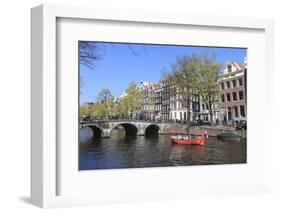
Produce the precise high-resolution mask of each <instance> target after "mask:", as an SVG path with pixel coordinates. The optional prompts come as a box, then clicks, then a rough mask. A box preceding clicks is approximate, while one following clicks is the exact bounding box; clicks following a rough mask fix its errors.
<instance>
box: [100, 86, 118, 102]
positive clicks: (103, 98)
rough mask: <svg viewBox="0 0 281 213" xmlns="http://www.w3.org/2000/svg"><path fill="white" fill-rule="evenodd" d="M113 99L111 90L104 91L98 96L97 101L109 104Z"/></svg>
mask: <svg viewBox="0 0 281 213" xmlns="http://www.w3.org/2000/svg"><path fill="white" fill-rule="evenodd" d="M113 98H114V97H113V95H112V94H111V92H110V90H109V89H102V90H101V91H100V92H99V94H98V96H97V101H98V102H100V103H104V104H107V103H108V102H109V101H110V100H113Z"/></svg>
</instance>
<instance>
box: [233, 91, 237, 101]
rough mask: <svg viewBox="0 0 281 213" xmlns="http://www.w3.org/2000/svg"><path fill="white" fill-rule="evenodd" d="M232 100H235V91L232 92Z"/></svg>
mask: <svg viewBox="0 0 281 213" xmlns="http://www.w3.org/2000/svg"><path fill="white" fill-rule="evenodd" d="M232 100H233V101H237V94H236V92H233V93H232Z"/></svg>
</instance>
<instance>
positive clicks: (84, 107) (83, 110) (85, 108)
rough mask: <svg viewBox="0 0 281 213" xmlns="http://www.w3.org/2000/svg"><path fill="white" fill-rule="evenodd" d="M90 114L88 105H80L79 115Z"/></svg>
mask: <svg viewBox="0 0 281 213" xmlns="http://www.w3.org/2000/svg"><path fill="white" fill-rule="evenodd" d="M89 115H90V109H89V106H88V105H82V106H80V117H86V116H89Z"/></svg>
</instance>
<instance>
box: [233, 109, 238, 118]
mask: <svg viewBox="0 0 281 213" xmlns="http://www.w3.org/2000/svg"><path fill="white" fill-rule="evenodd" d="M234 116H235V117H238V107H237V106H235V107H234Z"/></svg>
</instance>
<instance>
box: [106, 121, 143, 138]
mask: <svg viewBox="0 0 281 213" xmlns="http://www.w3.org/2000/svg"><path fill="white" fill-rule="evenodd" d="M118 126H122V127H123V128H124V129H125V132H126V136H128V135H137V134H138V131H139V129H138V127H136V126H135V125H134V124H131V123H119V124H117V125H115V126H113V127H112V128H111V129H110V133H109V134H111V131H112V130H113V129H116V128H117V127H118Z"/></svg>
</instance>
